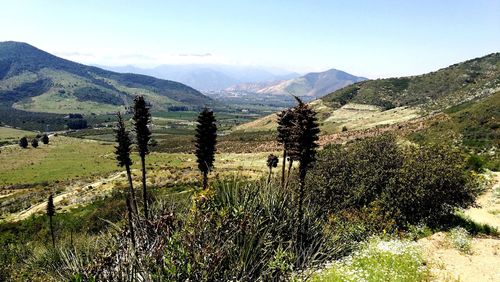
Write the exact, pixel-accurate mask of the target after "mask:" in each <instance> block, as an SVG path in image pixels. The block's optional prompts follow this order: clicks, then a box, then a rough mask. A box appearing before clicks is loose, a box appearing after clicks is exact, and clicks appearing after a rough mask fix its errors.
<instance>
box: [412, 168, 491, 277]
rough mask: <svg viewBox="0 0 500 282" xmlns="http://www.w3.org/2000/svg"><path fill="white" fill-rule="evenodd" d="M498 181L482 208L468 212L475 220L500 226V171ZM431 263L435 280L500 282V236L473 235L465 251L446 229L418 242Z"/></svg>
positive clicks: (483, 197) (480, 203)
mask: <svg viewBox="0 0 500 282" xmlns="http://www.w3.org/2000/svg"><path fill="white" fill-rule="evenodd" d="M494 180H495V181H496V183H495V184H494V185H493V187H492V188H491V190H489V191H487V192H486V193H484V194H483V195H481V197H479V198H478V201H477V203H478V204H479V207H477V208H471V209H468V210H467V211H466V212H465V214H466V215H467V216H468V217H470V218H471V219H472V220H473V221H475V222H480V223H485V224H489V225H491V226H495V227H497V228H499V227H500V222H499V215H498V214H495V212H494V211H495V210H496V211H498V209H499V208H500V207H499V197H500V195H498V194H499V191H500V186H499V185H500V173H498V172H497V173H495V174H494ZM418 243H419V245H420V246H421V247H422V249H423V252H424V255H425V257H427V258H428V260H429V262H430V265H431V273H432V275H433V277H434V279H435V281H470V282H477V281H500V238H486V237H476V238H472V242H471V250H470V252H469V253H463V252H461V251H459V250H457V249H455V248H454V247H453V246H452V245H451V243H450V240H449V239H448V236H447V234H446V233H444V232H439V233H436V234H434V235H432V236H429V237H427V238H424V239H421V240H419V241H418Z"/></svg>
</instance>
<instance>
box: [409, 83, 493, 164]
mask: <svg viewBox="0 0 500 282" xmlns="http://www.w3.org/2000/svg"><path fill="white" fill-rule="evenodd" d="M444 114H445V115H446V117H447V118H446V119H442V120H440V121H439V122H433V123H432V124H431V125H430V127H429V128H427V129H425V130H423V131H420V132H416V133H413V134H412V135H411V136H410V138H411V139H412V140H413V141H416V142H418V143H433V142H436V141H438V142H443V141H449V142H452V143H458V144H460V145H462V146H463V147H465V148H467V149H469V150H470V152H471V153H473V154H479V155H480V156H477V158H478V161H479V162H485V163H488V164H487V165H488V168H490V169H494V170H498V169H500V162H499V160H500V152H498V148H499V147H500V91H498V92H496V93H494V94H492V95H491V96H489V97H487V98H485V99H480V100H473V101H468V102H465V103H462V104H460V105H457V106H454V107H451V108H449V109H447V110H446V111H445V112H444Z"/></svg>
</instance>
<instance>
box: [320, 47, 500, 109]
mask: <svg viewBox="0 0 500 282" xmlns="http://www.w3.org/2000/svg"><path fill="white" fill-rule="evenodd" d="M499 88H500V53H493V54H490V55H487V56H484V57H481V58H476V59H472V60H469V61H465V62H462V63H459V64H454V65H451V66H449V67H447V68H443V69H440V70H438V71H435V72H431V73H427V74H423V75H418V76H410V77H399V78H388V79H377V80H367V81H363V82H360V83H356V84H353V85H350V86H348V87H345V88H343V89H340V90H338V91H335V92H333V93H331V94H329V95H327V96H325V97H323V98H322V100H323V101H325V102H327V103H331V104H334V105H337V106H342V105H345V104H347V103H360V104H369V105H376V106H380V107H382V108H384V109H390V108H394V107H401V106H419V107H422V108H424V109H427V110H441V109H445V108H447V107H450V106H453V105H456V104H459V103H462V102H464V101H467V100H471V99H474V98H478V97H486V96H488V95H491V94H492V93H494V92H496V91H497V90H498V89H499Z"/></svg>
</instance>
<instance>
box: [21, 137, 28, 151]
mask: <svg viewBox="0 0 500 282" xmlns="http://www.w3.org/2000/svg"><path fill="white" fill-rule="evenodd" d="M19 146H21V148H23V149H26V148H28V138H26V137H21V139H19Z"/></svg>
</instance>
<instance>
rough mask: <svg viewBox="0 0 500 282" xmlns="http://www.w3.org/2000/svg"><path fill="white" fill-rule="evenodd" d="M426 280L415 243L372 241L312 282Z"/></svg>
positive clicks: (334, 264) (426, 275)
mask: <svg viewBox="0 0 500 282" xmlns="http://www.w3.org/2000/svg"><path fill="white" fill-rule="evenodd" d="M429 277H430V274H429V270H428V268H427V267H426V263H425V261H424V259H423V258H422V255H421V253H420V250H419V249H418V248H417V246H416V243H414V242H409V241H400V240H390V241H384V240H381V239H371V240H369V241H368V242H367V243H364V244H363V245H362V247H361V249H360V250H359V251H357V252H354V253H353V254H351V255H349V256H347V257H345V258H343V259H341V260H339V261H336V262H334V263H333V264H332V265H331V267H329V268H328V269H326V270H324V271H323V272H321V273H319V274H317V275H315V276H313V277H312V279H311V281H313V282H319V281H329V282H336V281H339V282H340V281H342V282H344V281H353V282H357V281H367V282H369V281H427V280H428V279H429Z"/></svg>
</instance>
